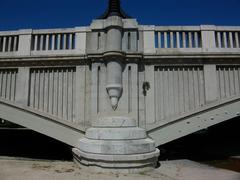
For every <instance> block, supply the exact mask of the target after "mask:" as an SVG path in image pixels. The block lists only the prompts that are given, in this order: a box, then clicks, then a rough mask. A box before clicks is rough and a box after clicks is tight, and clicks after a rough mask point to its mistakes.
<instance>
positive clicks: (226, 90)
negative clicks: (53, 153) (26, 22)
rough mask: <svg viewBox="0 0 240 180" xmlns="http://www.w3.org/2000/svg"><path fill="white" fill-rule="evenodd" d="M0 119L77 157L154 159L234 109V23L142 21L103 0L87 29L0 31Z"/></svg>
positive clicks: (144, 162) (239, 45)
mask: <svg viewBox="0 0 240 180" xmlns="http://www.w3.org/2000/svg"><path fill="white" fill-rule="evenodd" d="M0 97H1V98H0V118H1V119H5V120H8V121H10V122H13V123H16V124H19V125H22V126H24V127H27V128H29V129H32V130H34V131H36V132H39V133H42V134H45V135H47V136H49V137H52V138H55V139H57V140H59V141H62V142H64V143H66V144H69V145H70V146H72V147H73V148H74V149H73V152H74V157H75V159H76V160H77V161H78V162H80V163H81V164H84V165H88V166H94V167H101V168H106V169H117V170H119V169H120V170H126V171H128V172H129V171H131V172H132V171H135V170H145V169H146V168H147V169H148V168H150V167H153V166H155V165H156V161H157V157H158V155H159V151H158V150H157V149H156V148H155V147H157V146H159V145H162V144H165V143H167V142H170V141H173V140H175V139H178V138H180V137H183V136H186V135H188V134H191V133H194V132H196V131H199V130H202V129H206V128H208V127H210V126H213V125H215V124H218V123H221V122H223V121H227V120H230V119H232V118H234V117H237V116H240V27H229V26H214V25H200V26H154V25H153V26H145V25H139V24H138V22H137V20H135V19H133V18H131V17H129V16H128V15H126V13H124V12H123V10H122V9H121V8H120V2H119V1H117V0H112V1H111V0H110V1H109V7H108V9H107V11H106V12H105V14H104V15H102V16H101V17H100V18H98V19H96V20H93V22H92V23H91V25H90V26H88V27H75V28H69V29H44V30H32V29H24V30H19V31H3V32H0Z"/></svg>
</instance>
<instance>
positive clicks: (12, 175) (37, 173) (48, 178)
mask: <svg viewBox="0 0 240 180" xmlns="http://www.w3.org/2000/svg"><path fill="white" fill-rule="evenodd" d="M161 163H162V166H161V167H160V168H159V169H156V170H154V171H153V172H149V173H140V174H131V175H123V174H112V173H92V172H89V171H88V170H86V169H85V168H84V169H81V168H79V167H78V166H77V165H76V164H74V163H73V162H63V161H51V162H49V161H33V160H14V159H6V158H1V159H0V180H114V179H120V180H146V179H147V180H156V179H157V180H213V179H217V180H240V173H236V172H233V171H227V170H222V169H216V168H213V167H209V166H206V165H201V164H199V163H195V162H192V161H188V160H179V161H166V162H161Z"/></svg>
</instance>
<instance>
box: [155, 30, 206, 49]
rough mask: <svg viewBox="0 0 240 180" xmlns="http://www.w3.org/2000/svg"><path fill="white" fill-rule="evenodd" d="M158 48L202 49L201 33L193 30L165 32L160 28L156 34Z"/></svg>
mask: <svg viewBox="0 0 240 180" xmlns="http://www.w3.org/2000/svg"><path fill="white" fill-rule="evenodd" d="M155 43H156V48H201V47H202V44H201V43H202V41H201V31H200V29H199V30H198V29H197V28H195V29H194V28H193V29H192V30H191V29H189V30H187V29H186V30H177V29H176V30H174V29H173V30H164V28H158V29H157V30H156V32H155Z"/></svg>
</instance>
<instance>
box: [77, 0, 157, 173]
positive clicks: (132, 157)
mask: <svg viewBox="0 0 240 180" xmlns="http://www.w3.org/2000/svg"><path fill="white" fill-rule="evenodd" d="M91 28H92V32H90V33H89V36H90V37H96V36H94V35H95V34H97V38H95V39H94V38H93V39H94V40H93V41H90V45H89V46H91V47H92V49H93V47H94V45H97V48H96V49H95V50H99V49H101V48H102V52H101V53H102V56H103V58H102V59H101V60H99V58H95V57H94V56H93V55H94V54H93V53H94V52H89V56H92V60H93V61H94V62H93V63H96V62H98V61H103V63H104V64H105V65H106V71H107V73H106V74H107V75H106V76H107V83H106V87H105V89H106V91H107V94H108V96H109V103H110V104H111V107H112V108H111V109H108V111H106V112H104V113H103V114H101V115H100V116H98V117H97V119H96V120H95V121H94V120H93V123H92V127H91V128H89V129H87V131H86V134H85V138H83V139H81V140H80V141H79V149H77V148H75V149H73V153H74V158H75V160H76V161H77V162H79V163H80V164H82V165H86V166H94V167H98V169H100V168H101V170H104V169H105V170H107V169H108V170H111V171H121V172H138V171H145V170H149V169H153V168H154V167H156V166H157V160H158V156H159V150H158V149H156V148H155V143H154V141H153V140H152V139H150V138H148V136H147V133H146V130H145V129H142V128H139V127H138V124H137V119H135V118H136V117H135V118H134V117H131V116H129V115H128V114H125V113H121V112H118V103H119V100H120V98H121V96H122V93H124V92H123V80H122V76H123V70H124V68H125V66H126V64H127V60H126V52H125V49H123V47H126V48H127V49H130V48H131V46H133V44H137V38H135V39H134V38H133V37H131V32H132V34H134V33H135V37H137V36H138V34H137V31H136V21H135V20H133V19H131V18H129V17H128V16H127V15H126V14H125V13H124V12H123V11H122V10H121V8H120V2H119V1H118V0H115V1H111V0H110V1H109V7H108V10H107V11H106V13H105V14H104V15H103V16H102V17H100V18H99V20H95V21H94V22H93V23H92V25H91ZM101 36H104V37H105V42H101ZM124 36H126V39H125V40H124V41H123V38H122V37H124ZM91 43H92V44H91ZM101 43H103V44H104V45H103V47H100V46H101ZM135 48H137V47H135ZM93 50H94V49H93ZM135 51H137V49H135ZM101 63H102V62H101ZM96 91H97V89H96Z"/></svg>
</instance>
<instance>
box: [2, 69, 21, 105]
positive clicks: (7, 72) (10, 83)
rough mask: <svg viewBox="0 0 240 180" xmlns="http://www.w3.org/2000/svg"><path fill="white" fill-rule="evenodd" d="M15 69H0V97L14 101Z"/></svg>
mask: <svg viewBox="0 0 240 180" xmlns="http://www.w3.org/2000/svg"><path fill="white" fill-rule="evenodd" d="M16 76H17V70H16V69H0V97H1V98H4V99H6V100H10V101H14V100H15V92H16Z"/></svg>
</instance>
